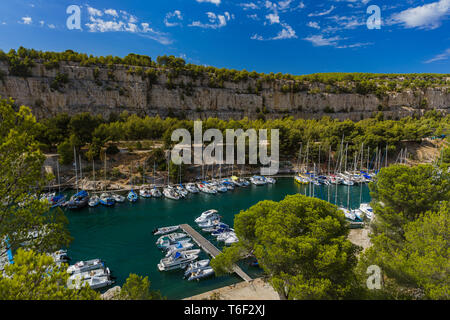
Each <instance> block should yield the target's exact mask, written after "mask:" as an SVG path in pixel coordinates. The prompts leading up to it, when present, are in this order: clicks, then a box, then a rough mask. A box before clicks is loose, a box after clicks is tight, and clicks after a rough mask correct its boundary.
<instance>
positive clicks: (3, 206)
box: [0, 100, 70, 255]
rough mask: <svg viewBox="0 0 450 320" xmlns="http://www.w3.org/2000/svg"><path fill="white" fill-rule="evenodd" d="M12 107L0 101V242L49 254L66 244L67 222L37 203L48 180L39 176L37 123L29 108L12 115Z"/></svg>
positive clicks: (56, 211) (40, 173) (56, 213)
mask: <svg viewBox="0 0 450 320" xmlns="http://www.w3.org/2000/svg"><path fill="white" fill-rule="evenodd" d="M13 105H14V103H13V101H12V100H0V177H1V179H0V239H2V240H3V239H7V241H8V244H9V246H10V248H11V249H12V250H13V251H14V250H16V249H18V248H19V247H25V248H32V249H35V250H37V251H40V252H52V251H55V250H57V249H59V248H60V247H61V246H67V245H68V244H69V242H70V236H69V233H68V231H67V229H66V225H67V224H68V221H67V219H66V217H65V216H64V214H63V212H62V211H61V210H60V209H58V210H52V211H49V204H48V202H43V201H40V200H39V194H40V193H41V190H42V188H43V187H45V186H46V185H47V183H48V179H49V178H50V177H47V176H43V174H42V165H43V163H44V160H45V157H44V155H43V154H42V152H41V151H40V150H39V148H38V144H37V142H36V139H35V135H36V132H38V129H37V124H36V119H35V118H34V116H33V115H32V114H31V111H30V109H29V108H27V107H24V106H22V107H20V109H19V111H18V112H15V111H14V109H13ZM4 254H6V250H4V251H3V252H0V255H4Z"/></svg>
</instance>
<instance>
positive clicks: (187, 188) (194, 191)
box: [186, 183, 200, 193]
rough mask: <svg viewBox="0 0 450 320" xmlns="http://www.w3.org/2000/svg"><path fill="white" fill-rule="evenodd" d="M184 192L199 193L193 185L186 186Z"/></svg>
mask: <svg viewBox="0 0 450 320" xmlns="http://www.w3.org/2000/svg"><path fill="white" fill-rule="evenodd" d="M186 190H187V191H189V192H190V193H199V192H200V190H198V188H197V187H196V186H195V184H193V183H188V184H187V185H186Z"/></svg>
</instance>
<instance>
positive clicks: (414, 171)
mask: <svg viewBox="0 0 450 320" xmlns="http://www.w3.org/2000/svg"><path fill="white" fill-rule="evenodd" d="M370 189H371V193H370V194H371V196H372V205H373V209H374V213H375V215H376V217H377V219H376V220H375V222H374V223H373V230H374V234H375V235H378V234H381V233H383V234H384V235H385V236H387V237H389V238H391V239H392V240H394V241H395V242H396V243H398V244H401V242H402V241H403V240H405V236H404V233H405V229H404V227H405V225H406V224H407V223H408V222H412V221H415V220H417V219H418V218H419V217H421V216H422V215H423V214H424V213H425V212H427V211H437V210H438V207H439V204H440V202H441V201H443V200H448V199H450V177H449V175H448V174H447V173H445V172H443V173H441V174H439V171H438V170H437V168H435V167H433V166H432V165H418V166H415V167H408V166H405V165H393V166H390V167H388V168H383V169H382V170H381V171H380V173H379V174H378V175H377V179H376V182H373V183H371V184H370Z"/></svg>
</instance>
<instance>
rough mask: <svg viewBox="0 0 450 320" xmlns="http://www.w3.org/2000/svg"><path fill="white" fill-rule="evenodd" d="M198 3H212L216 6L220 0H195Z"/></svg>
mask: <svg viewBox="0 0 450 320" xmlns="http://www.w3.org/2000/svg"><path fill="white" fill-rule="evenodd" d="M196 1H197V2H199V3H204V2H205V3H212V4H215V5H216V6H218V5H219V4H220V2H221V0H196Z"/></svg>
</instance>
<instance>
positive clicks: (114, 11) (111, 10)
mask: <svg viewBox="0 0 450 320" xmlns="http://www.w3.org/2000/svg"><path fill="white" fill-rule="evenodd" d="M105 13H106V14H109V15H110V16H113V17H118V16H119V14H118V13H117V11H116V10H114V9H106V10H105Z"/></svg>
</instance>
